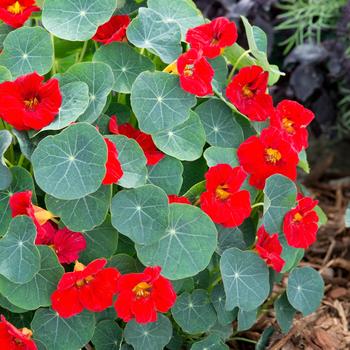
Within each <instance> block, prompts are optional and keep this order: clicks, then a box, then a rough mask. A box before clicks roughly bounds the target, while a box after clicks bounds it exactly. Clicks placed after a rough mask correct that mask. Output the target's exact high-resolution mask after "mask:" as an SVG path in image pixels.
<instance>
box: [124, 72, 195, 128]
mask: <svg viewBox="0 0 350 350" xmlns="http://www.w3.org/2000/svg"><path fill="white" fill-rule="evenodd" d="M195 104H196V98H195V96H193V95H190V94H189V93H187V92H185V91H184V90H182V89H181V87H180V85H179V78H178V77H177V76H175V75H172V74H168V73H164V72H143V73H141V74H140V75H139V76H138V77H137V79H136V80H135V82H134V84H133V86H132V90H131V106H132V109H133V111H134V113H135V115H136V117H137V119H138V121H139V126H140V129H141V130H142V131H144V132H146V133H149V134H154V133H157V132H159V131H163V130H168V129H171V128H174V127H175V126H177V125H179V124H182V123H183V122H184V121H185V120H186V119H188V118H189V112H190V108H191V107H193V106H194V105H195Z"/></svg>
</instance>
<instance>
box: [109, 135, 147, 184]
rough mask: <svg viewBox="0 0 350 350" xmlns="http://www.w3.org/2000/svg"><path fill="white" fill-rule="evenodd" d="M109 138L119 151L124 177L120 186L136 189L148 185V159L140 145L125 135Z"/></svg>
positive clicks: (120, 181)
mask: <svg viewBox="0 0 350 350" xmlns="http://www.w3.org/2000/svg"><path fill="white" fill-rule="evenodd" d="M108 138H109V139H110V140H111V141H113V142H114V144H115V146H116V147H117V150H118V159H119V162H120V164H121V167H122V169H123V176H122V178H121V179H120V180H119V182H118V185H120V186H122V187H125V188H134V187H139V186H142V185H144V184H145V183H146V176H147V167H146V163H147V160H146V157H145V154H144V153H143V151H142V149H141V147H140V145H139V144H138V143H137V142H136V141H135V140H133V139H129V138H128V137H126V136H123V135H112V136H108Z"/></svg>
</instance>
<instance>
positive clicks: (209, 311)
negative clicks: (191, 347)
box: [171, 289, 216, 334]
mask: <svg viewBox="0 0 350 350" xmlns="http://www.w3.org/2000/svg"><path fill="white" fill-rule="evenodd" d="M171 314H172V315H173V317H174V320H175V321H176V323H177V324H178V325H179V326H180V327H181V328H182V330H183V331H184V332H186V333H190V334H197V333H204V332H206V331H207V330H208V329H209V328H210V327H211V326H213V325H214V324H215V322H216V313H215V310H214V308H213V306H212V305H211V303H210V300H209V297H208V294H207V291H206V290H202V289H196V290H194V291H193V292H192V294H190V293H187V292H185V293H182V294H181V295H180V296H178V297H177V300H176V304H175V305H174V306H173V308H172V309H171Z"/></svg>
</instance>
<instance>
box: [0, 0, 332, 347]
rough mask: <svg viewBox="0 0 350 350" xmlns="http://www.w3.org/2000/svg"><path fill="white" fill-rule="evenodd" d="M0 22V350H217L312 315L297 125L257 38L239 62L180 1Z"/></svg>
mask: <svg viewBox="0 0 350 350" xmlns="http://www.w3.org/2000/svg"><path fill="white" fill-rule="evenodd" d="M0 10H1V11H0V18H1V20H2V21H3V22H4V23H2V24H1V25H0V47H1V49H2V51H1V54H0V306H1V310H0V315H1V317H0V325H1V327H2V328H1V329H2V330H3V331H2V332H1V334H0V343H1V344H4V345H2V346H3V347H6V346H7V347H8V348H9V347H10V346H11V349H12V348H13V346H15V348H16V349H17V348H18V349H20V348H21V349H30V350H35V349H43V350H77V349H80V348H84V347H86V348H89V349H94V350H108V349H116V350H120V349H125V350H126V349H136V350H138V349H140V350H158V349H159V350H161V349H167V350H174V349H193V350H202V349H207V348H208V349H209V348H210V349H220V350H221V349H222V350H224V349H228V348H229V347H228V340H235V338H238V339H239V338H240V337H239V336H238V337H236V334H237V333H238V332H241V331H245V330H247V329H249V328H251V327H252V326H253V325H254V323H255V322H256V320H257V317H259V315H260V314H261V313H262V312H263V311H264V310H266V308H267V307H272V305H273V307H274V309H275V315H276V320H277V323H278V326H277V327H279V328H280V330H281V331H282V332H288V330H289V329H290V327H291V326H292V324H293V317H294V316H295V314H296V313H298V312H300V313H302V314H303V315H308V314H310V313H312V312H314V311H315V310H316V309H317V307H318V306H319V304H320V302H321V299H322V296H323V289H324V283H323V280H322V278H321V277H320V275H319V273H318V272H317V271H316V270H315V269H313V268H311V267H305V266H304V267H298V264H299V262H300V261H301V259H302V258H303V255H304V252H305V249H306V248H308V247H309V246H310V245H311V244H312V243H314V242H315V241H316V239H317V230H318V228H319V226H321V224H323V223H324V222H325V216H324V214H323V212H322V210H321V209H320V207H319V206H318V205H317V204H318V202H317V201H316V200H313V199H312V198H311V197H310V196H307V195H305V194H303V193H304V191H303V188H302V186H300V183H299V182H298V180H297V168H298V171H299V172H300V171H309V165H308V162H307V156H306V152H305V150H306V148H307V145H308V142H307V138H308V132H307V126H308V124H309V123H310V122H311V121H312V119H313V118H314V115H313V114H312V112H311V111H309V110H308V109H306V108H304V107H303V106H302V105H300V104H299V103H297V102H295V101H289V100H283V101H282V102H280V103H279V104H278V105H274V103H273V99H272V97H271V95H270V94H269V90H268V88H269V87H270V86H271V85H274V84H275V83H276V82H277V81H278V79H279V77H280V75H281V74H282V73H281V72H280V71H279V70H278V67H276V66H274V65H272V64H270V62H269V61H268V58H267V54H266V50H267V37H266V35H265V33H264V32H263V30H262V29H260V28H258V27H256V26H251V25H250V24H249V22H248V20H247V19H245V18H242V20H243V24H244V28H245V34H242V35H243V36H244V35H245V36H246V39H247V42H248V46H249V48H248V49H247V50H245V49H244V48H243V47H241V46H239V45H238V44H237V42H236V41H237V36H238V33H237V28H236V25H235V23H234V22H232V21H230V20H228V19H226V18H222V17H221V18H217V19H215V20H213V21H211V22H210V21H209V20H207V19H205V18H204V17H203V15H202V14H201V12H200V11H199V10H198V9H197V8H196V6H195V5H194V3H193V1H192V0H178V1H167V0H147V1H146V0H127V1H125V0H122V1H117V2H116V1H115V0H101V1H100V0H99V1H97V0H93V1H92V0H91V1H90V0H89V1H88V0H80V1H73V0H46V1H40V2H39V1H38V2H37V3H36V4H35V1H34V0H33V1H32V0H29V1H24V0H19V1H13V2H12V3H11V1H9V2H8V4H7V5H6V6H5V7H4V6H3V5H0ZM284 276H285V277H287V278H283V277H284ZM274 284H278V285H279V288H277V289H276V288H273V285H274ZM275 290H278V291H279V292H278V294H276V292H275ZM277 323H276V325H277ZM29 329H30V330H29ZM273 331H274V330H273V329H272V328H267V329H266V330H265V332H264V333H263V335H262V338H261V340H260V341H259V343H258V344H259V346H260V347H259V349H260V348H261V349H262V347H261V346H263V345H261V344H265V343H266V339H267V337H268V336H270V335H271V333H272V332H273ZM13 344H15V345H13Z"/></svg>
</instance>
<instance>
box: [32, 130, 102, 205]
mask: <svg viewBox="0 0 350 350" xmlns="http://www.w3.org/2000/svg"><path fill="white" fill-rule="evenodd" d="M106 161H107V147H106V143H105V141H104V140H103V138H102V136H101V135H100V134H99V132H98V131H97V130H96V129H95V128H94V127H93V126H91V125H89V124H86V123H78V124H74V125H71V126H69V127H68V128H66V129H65V130H63V131H62V132H61V133H60V134H58V135H55V136H48V137H46V138H44V139H43V140H42V141H41V142H40V143H39V144H38V146H37V148H36V150H35V151H34V153H33V155H32V164H33V169H34V175H35V179H36V181H37V184H38V185H39V187H41V189H42V190H43V191H45V192H46V193H48V194H50V195H51V196H53V197H55V198H58V199H65V200H71V199H78V198H82V197H85V196H86V195H88V194H90V193H93V192H96V191H97V190H98V188H99V187H100V186H101V183H102V180H103V178H104V176H105V173H106V168H105V164H106Z"/></svg>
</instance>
